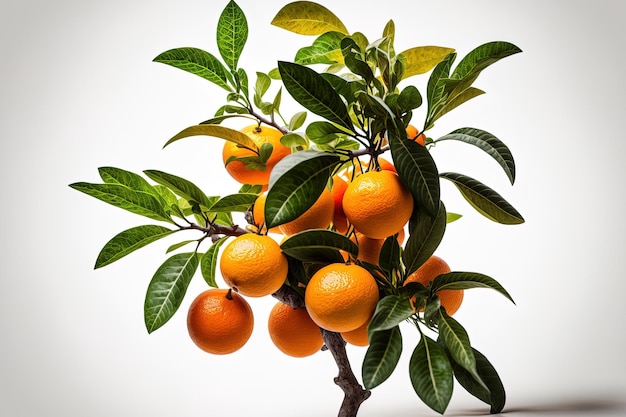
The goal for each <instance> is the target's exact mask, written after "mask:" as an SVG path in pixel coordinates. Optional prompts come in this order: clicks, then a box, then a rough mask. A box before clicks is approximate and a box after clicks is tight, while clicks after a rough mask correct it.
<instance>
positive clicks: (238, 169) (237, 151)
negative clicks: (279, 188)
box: [222, 124, 291, 185]
mask: <svg viewBox="0 0 626 417" xmlns="http://www.w3.org/2000/svg"><path fill="white" fill-rule="evenodd" d="M240 132H242V133H245V134H246V135H248V136H249V137H250V138H251V139H252V141H253V142H254V143H255V144H256V145H257V146H258V147H259V148H260V147H261V145H263V144H264V143H271V144H272V146H273V147H274V149H273V150H272V154H271V156H270V157H269V159H268V160H267V162H266V163H265V167H264V168H261V169H254V168H252V167H247V166H246V165H245V164H244V162H242V161H237V160H233V161H230V162H228V164H226V162H227V161H228V159H229V158H231V157H236V158H246V157H255V156H257V154H256V153H254V152H253V151H251V150H250V149H246V148H242V147H240V146H238V145H237V144H236V143H234V142H231V141H226V142H225V143H224V147H223V148H222V161H223V162H224V165H225V167H226V171H227V172H228V173H229V174H230V176H231V177H233V178H234V179H235V180H236V181H238V182H240V183H241V184H261V185H265V184H267V183H268V182H269V178H270V172H271V170H272V168H274V165H276V164H277V163H278V161H280V160H281V159H283V158H284V157H285V156H287V155H289V154H290V153H291V149H290V148H288V147H287V146H284V145H283V144H282V143H280V138H281V137H282V136H283V134H282V132H281V131H280V130H278V129H274V128H273V127H267V126H258V125H256V124H254V125H250V126H247V127H244V128H243V129H241V130H240Z"/></svg>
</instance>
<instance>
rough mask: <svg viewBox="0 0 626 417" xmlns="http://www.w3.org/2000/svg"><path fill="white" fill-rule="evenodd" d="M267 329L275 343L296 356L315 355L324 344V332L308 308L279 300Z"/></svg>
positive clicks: (271, 312)
mask: <svg viewBox="0 0 626 417" xmlns="http://www.w3.org/2000/svg"><path fill="white" fill-rule="evenodd" d="M267 329H268V331H269V334H270V338H271V339H272V342H273V343H274V345H276V347H277V348H278V349H280V351H281V352H283V353H284V354H286V355H289V356H293V357H295V358H303V357H305V356H310V355H313V354H314V353H316V352H318V351H319V350H320V349H321V348H322V346H323V345H324V339H323V338H322V332H321V330H320V328H319V326H318V325H317V324H315V322H313V320H311V317H310V316H309V313H307V311H306V308H292V307H290V306H288V305H287V304H283V303H282V302H280V301H279V302H278V303H276V304H275V305H274V307H273V308H272V311H270V315H269V319H268V322H267Z"/></svg>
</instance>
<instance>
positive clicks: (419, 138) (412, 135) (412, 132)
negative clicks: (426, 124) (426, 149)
mask: <svg viewBox="0 0 626 417" xmlns="http://www.w3.org/2000/svg"><path fill="white" fill-rule="evenodd" d="M418 133H419V131H418V130H417V128H416V127H415V126H413V125H411V124H409V125H408V126H407V127H406V134H407V136H408V137H409V139H411V140H413V141H415V142H417V143H419V144H420V145H422V146H424V143H425V142H426V135H425V134H423V133H421V134H419V135H418Z"/></svg>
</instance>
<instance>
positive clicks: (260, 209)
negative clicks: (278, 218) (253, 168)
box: [252, 191, 282, 233]
mask: <svg viewBox="0 0 626 417" xmlns="http://www.w3.org/2000/svg"><path fill="white" fill-rule="evenodd" d="M266 199H267V191H264V192H263V193H261V194H260V195H259V196H258V197H257V199H256V201H255V202H254V207H252V217H253V218H254V224H256V225H257V226H259V227H261V226H262V225H263V223H265V200H266ZM269 231H270V232H272V233H282V232H281V231H280V228H279V227H272V228H271V229H270V230H269Z"/></svg>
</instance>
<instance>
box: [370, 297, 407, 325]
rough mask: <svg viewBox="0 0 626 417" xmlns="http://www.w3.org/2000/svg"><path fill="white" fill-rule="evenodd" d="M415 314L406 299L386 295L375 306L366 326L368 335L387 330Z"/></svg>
mask: <svg viewBox="0 0 626 417" xmlns="http://www.w3.org/2000/svg"><path fill="white" fill-rule="evenodd" d="M413 313H415V311H413V307H412V306H411V303H410V301H409V299H408V298H406V297H401V296H398V295H387V296H385V297H383V298H382V299H381V300H380V301H379V302H378V304H377V305H376V310H374V315H373V316H372V320H371V321H370V324H369V326H368V330H367V332H368V334H370V335H371V334H373V333H375V332H379V331H381V330H389V329H391V328H393V327H395V326H397V325H398V324H400V323H402V322H403V321H404V320H406V319H408V318H409V317H411V316H412V315H413Z"/></svg>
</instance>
